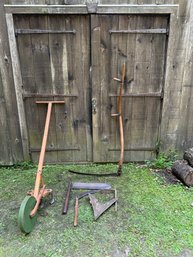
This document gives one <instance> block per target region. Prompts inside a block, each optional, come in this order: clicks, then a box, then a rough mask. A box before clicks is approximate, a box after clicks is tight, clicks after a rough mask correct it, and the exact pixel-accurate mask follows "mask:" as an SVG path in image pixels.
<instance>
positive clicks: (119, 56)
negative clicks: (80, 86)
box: [92, 15, 168, 161]
mask: <svg viewBox="0 0 193 257" xmlns="http://www.w3.org/2000/svg"><path fill="white" fill-rule="evenodd" d="M92 19H93V21H92V22H93V24H92V40H93V41H92V42H93V44H94V46H95V47H93V48H92V65H93V97H94V98H96V99H97V106H98V108H97V113H96V114H94V115H93V121H94V124H93V134H94V136H95V137H96V138H95V141H94V142H93V144H94V148H93V149H94V153H95V152H96V153H95V154H94V157H95V158H96V159H94V160H95V161H107V160H110V161H116V158H118V151H117V149H118V148H119V134H118V124H117V120H116V118H111V119H114V120H112V121H110V122H109V117H110V115H111V112H113V113H116V110H117V99H116V97H110V96H109V93H110V94H111V95H115V94H117V92H118V85H117V82H112V78H113V77H114V76H116V77H120V69H121V64H122V63H123V62H126V65H127V71H126V74H127V76H126V77H127V78H126V82H125V86H124V94H126V93H127V94H129V93H133V97H130V98H126V97H123V118H124V121H125V122H124V132H125V148H126V149H134V151H128V152H127V150H126V153H125V160H126V161H130V160H132V161H142V160H144V159H146V158H147V159H149V158H152V157H153V156H155V153H151V151H143V150H138V151H135V149H145V148H147V149H150V148H151V149H155V148H156V144H157V142H158V141H159V128H160V117H161V105H162V102H161V98H157V97H155V98H150V97H145V96H144V97H142V96H141V97H140V96H138V97H136V96H135V95H136V94H138V93H148V92H161V90H162V88H163V78H164V65H165V55H166V43H167V42H166V35H164V34H159V35H154V34H140V33H136V34H130V33H128V34H125V33H124V34H114V33H112V34H111V35H110V36H109V30H110V29H113V30H116V29H118V30H121V29H122V30H126V29H147V28H149V29H151V28H167V24H168V20H167V16H160V17H157V16H148V15H146V16H142V15H141V16H140V15H138V16H137V15H125V16H121V15H120V16H116V18H113V16H112V17H109V16H93V17H92ZM160 40H161V42H162V45H161V43H160ZM104 46H106V47H104ZM96 61H97V62H96ZM101 63H102V65H100V64H101ZM95 129H96V130H95ZM95 147H96V148H95ZM95 149H96V150H95ZM99 152H100V153H102V154H98V153H99Z"/></svg>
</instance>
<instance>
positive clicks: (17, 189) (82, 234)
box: [0, 163, 193, 257]
mask: <svg viewBox="0 0 193 257" xmlns="http://www.w3.org/2000/svg"><path fill="white" fill-rule="evenodd" d="M116 168H117V166H116V165H113V164H107V165H94V164H93V165H77V166H72V165H71V166H70V165H65V166H64V165H55V166H45V168H44V174H43V176H44V180H45V182H46V184H47V186H48V187H50V188H52V189H53V191H54V193H55V199H56V202H55V204H54V205H52V206H48V207H47V208H45V209H43V210H40V211H39V215H38V220H37V224H36V226H35V228H34V230H33V231H32V233H30V234H29V235H24V234H22V233H21V232H20V230H19V228H18V226H17V215H18V210H19V206H20V204H21V202H22V200H23V198H24V197H25V195H26V192H27V191H28V190H29V189H31V188H32V187H33V184H34V180H35V176H34V172H35V171H36V167H35V166H34V165H32V164H28V163H25V164H20V165H19V166H15V167H13V168H1V169H0V199H1V208H0V216H1V221H0V235H1V237H0V256H2V257H4V256H8V257H12V256H13V257H28V256H36V257H39V256H40V257H43V256H45V257H62V256H65V257H68V256H69V257H73V256H78V257H81V256H84V257H85V256H86V257H87V256H88V257H89V256H94V257H95V256H96V257H97V256H98V257H103V256H104V257H107V256H113V257H114V256H116V257H122V256H142V257H151V256H152V257H153V256H163V257H170V256H171V257H175V256H183V255H182V252H183V251H186V250H188V251H190V253H192V254H193V222H192V221H193V209H192V208H193V207H192V206H191V203H192V202H193V197H192V193H193V189H192V188H186V187H184V186H183V185H181V184H180V183H177V184H168V183H166V182H165V180H164V179H163V177H162V176H159V174H156V173H155V172H153V171H152V169H150V168H149V167H147V166H140V165H134V164H126V165H124V168H123V174H122V176H121V177H103V178H98V177H85V176H81V175H74V174H70V173H68V172H67V170H68V169H74V170H77V171H84V172H93V173H95V172H105V173H106V172H107V171H111V172H112V171H116ZM69 180H72V181H82V182H83V181H85V182H93V181H95V182H106V183H110V184H111V185H112V186H113V187H114V188H115V187H116V188H117V191H118V199H119V202H118V212H117V213H116V212H115V210H114V208H113V207H112V208H110V209H109V210H108V211H107V212H106V213H105V214H104V215H102V216H101V217H100V218H99V219H98V220H97V221H94V218H93V212H92V209H91V206H90V204H89V201H88V199H87V198H84V199H81V200H80V204H79V223H78V227H77V228H74V227H73V213H74V199H73V198H74V197H75V195H76V194H77V192H75V190H74V191H73V192H72V198H71V201H70V206H69V212H68V214H67V215H61V209H62V205H63V200H64V195H65V191H66V188H67V182H68V181H69ZM190 256H192V255H190Z"/></svg>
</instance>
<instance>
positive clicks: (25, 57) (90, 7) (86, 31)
mask: <svg viewBox="0 0 193 257" xmlns="http://www.w3.org/2000/svg"><path fill="white" fill-rule="evenodd" d="M32 2H33V3H32ZM36 2H38V3H36ZM192 25H193V4H192V3H191V1H177V0H175V1H169V0H168V1H167V0H152V1H149V0H148V1H141V0H138V1H134V0H133V1H113V0H112V1H105V0H101V1H51V0H50V1H13V0H10V1H4V3H3V2H1V4H0V71H1V73H0V75H1V76H0V107H1V108H0V115H1V122H0V140H1V147H0V163H1V164H3V165H6V164H12V163H15V162H17V161H22V160H28V159H32V160H37V158H38V154H39V151H40V145H41V137H42V134H43V127H44V121H45V111H46V108H45V106H39V105H38V106H37V104H36V103H35V101H36V100H42V99H44V100H52V99H55V100H61V99H64V100H65V105H64V106H56V107H54V112H53V115H52V119H51V127H50V133H49V138H48V145H47V153H46V160H47V162H52V163H53V162H57V163H59V162H79V163H80V162H92V161H93V162H109V161H110V162H114V161H117V160H118V158H119V150H120V146H119V130H118V122H117V119H116V118H112V117H111V113H116V109H117V96H118V86H119V85H118V83H117V82H116V81H113V77H120V76H121V65H122V63H123V62H125V63H126V81H125V86H124V94H123V123H124V133H125V160H126V161H143V160H146V159H151V158H153V157H155V155H156V153H157V152H158V151H159V150H160V149H161V150H168V149H170V148H175V149H177V150H178V151H181V150H183V149H185V148H186V147H190V146H192V143H193V139H192V131H193V121H192V119H191V114H192V92H191V91H192V87H193V84H192V83H193V82H192V76H193V75H192V58H193V57H192V53H193V52H192V51H193V47H192V44H193V43H192V42H193V40H192V38H193V32H192V29H191V26H192Z"/></svg>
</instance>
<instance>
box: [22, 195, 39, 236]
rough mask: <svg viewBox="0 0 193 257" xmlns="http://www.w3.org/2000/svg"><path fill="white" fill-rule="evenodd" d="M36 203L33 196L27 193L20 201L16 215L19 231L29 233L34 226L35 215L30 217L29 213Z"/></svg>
mask: <svg viewBox="0 0 193 257" xmlns="http://www.w3.org/2000/svg"><path fill="white" fill-rule="evenodd" d="M35 204H36V199H35V197H33V196H31V195H27V196H26V197H25V198H24V200H23V201H22V203H21V206H20V209H19V215H18V223H19V227H20V229H21V231H23V232H24V233H30V232H31V231H32V230H33V227H34V226H35V223H36V219H37V215H35V216H33V217H31V216H30V213H31V211H32V210H33V208H34V206H35Z"/></svg>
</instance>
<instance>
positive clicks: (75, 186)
mask: <svg viewBox="0 0 193 257" xmlns="http://www.w3.org/2000/svg"><path fill="white" fill-rule="evenodd" d="M110 188H111V185H109V184H106V183H83V182H74V183H72V189H88V190H97V189H110Z"/></svg>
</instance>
